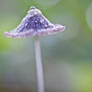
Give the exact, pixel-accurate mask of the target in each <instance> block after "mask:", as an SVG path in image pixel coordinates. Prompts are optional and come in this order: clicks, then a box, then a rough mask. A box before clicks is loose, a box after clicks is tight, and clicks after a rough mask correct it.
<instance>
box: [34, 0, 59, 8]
mask: <svg viewBox="0 0 92 92" xmlns="http://www.w3.org/2000/svg"><path fill="white" fill-rule="evenodd" d="M59 1H60V0H37V1H36V2H37V4H39V5H41V6H42V7H44V8H46V7H50V6H53V5H55V4H57V3H58V2H59Z"/></svg>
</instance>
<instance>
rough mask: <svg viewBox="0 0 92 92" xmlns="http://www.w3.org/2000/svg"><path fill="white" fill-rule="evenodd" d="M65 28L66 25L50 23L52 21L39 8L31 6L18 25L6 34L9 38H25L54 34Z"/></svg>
mask: <svg viewBox="0 0 92 92" xmlns="http://www.w3.org/2000/svg"><path fill="white" fill-rule="evenodd" d="M64 29H65V26H62V25H59V24H55V25H54V24H52V23H50V21H49V20H48V19H46V18H45V17H44V16H43V15H42V12H41V11H40V10H39V9H36V8H35V7H31V8H30V10H29V11H28V14H27V15H26V16H25V17H24V19H23V20H22V21H21V23H20V24H19V25H18V27H17V28H15V29H14V30H12V31H11V32H5V33H4V34H5V36H6V37H9V38H25V37H28V36H35V35H37V36H40V35H53V34H56V33H58V32H62V31H64Z"/></svg>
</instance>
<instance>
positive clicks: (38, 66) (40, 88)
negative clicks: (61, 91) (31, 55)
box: [34, 36, 45, 92]
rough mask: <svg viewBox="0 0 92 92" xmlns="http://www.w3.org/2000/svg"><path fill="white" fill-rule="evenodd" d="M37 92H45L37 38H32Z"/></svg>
mask: <svg viewBox="0 0 92 92" xmlns="http://www.w3.org/2000/svg"><path fill="white" fill-rule="evenodd" d="M34 43H35V57H36V70H37V83H38V92H45V89H44V78H43V65H42V57H41V49H40V41H39V36H35V37H34Z"/></svg>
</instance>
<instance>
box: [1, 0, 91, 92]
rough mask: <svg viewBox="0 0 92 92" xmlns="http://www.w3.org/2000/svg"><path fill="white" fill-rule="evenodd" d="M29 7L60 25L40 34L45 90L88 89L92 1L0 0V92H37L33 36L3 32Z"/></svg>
mask: <svg viewBox="0 0 92 92" xmlns="http://www.w3.org/2000/svg"><path fill="white" fill-rule="evenodd" d="M33 5H34V6H35V7H37V8H39V9H40V10H41V11H42V12H43V14H44V15H45V16H46V17H47V18H48V19H49V20H50V21H51V22H52V23H54V24H56V23H60V24H62V25H65V26H66V30H65V31H64V32H62V33H59V34H57V35H53V36H44V37H40V41H41V49H42V56H43V66H44V75H45V76H44V77H45V78H44V79H45V88H46V92H92V0H0V92H37V80H36V65H35V56H34V40H33V37H29V38H26V39H9V38H6V37H4V35H3V33H4V32H6V31H10V30H12V29H14V28H15V27H16V26H17V25H18V24H19V23H20V21H21V20H22V18H23V17H24V16H25V15H26V13H27V11H28V10H29V8H30V6H33Z"/></svg>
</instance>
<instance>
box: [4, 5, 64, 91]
mask: <svg viewBox="0 0 92 92" xmlns="http://www.w3.org/2000/svg"><path fill="white" fill-rule="evenodd" d="M64 30H65V26H62V25H60V24H55V25H54V24H52V23H51V22H50V21H49V20H48V19H47V18H46V17H45V16H43V14H42V12H41V11H40V10H39V9H37V8H35V7H34V6H32V7H31V8H30V10H29V11H28V13H27V15H26V16H25V17H24V18H23V20H22V21H21V23H20V24H19V25H18V26H17V27H16V28H15V29H13V30H12V31H11V32H5V33H4V35H5V36H6V37H8V38H20V39H21V38H26V37H30V36H33V37H34V44H35V58H36V68H37V81H38V82H37V83H38V92H45V89H44V77H43V66H42V57H41V50H40V41H39V36H43V35H53V34H56V33H58V32H62V31H64Z"/></svg>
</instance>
